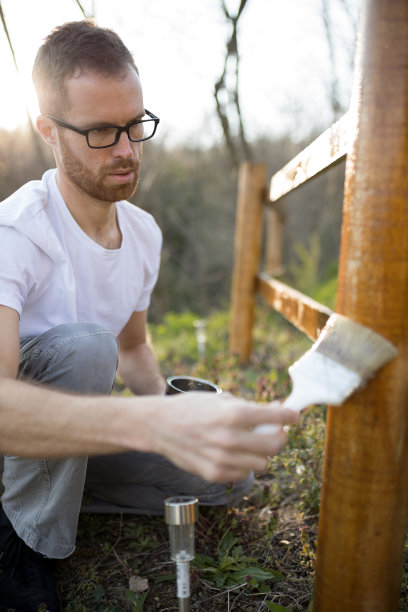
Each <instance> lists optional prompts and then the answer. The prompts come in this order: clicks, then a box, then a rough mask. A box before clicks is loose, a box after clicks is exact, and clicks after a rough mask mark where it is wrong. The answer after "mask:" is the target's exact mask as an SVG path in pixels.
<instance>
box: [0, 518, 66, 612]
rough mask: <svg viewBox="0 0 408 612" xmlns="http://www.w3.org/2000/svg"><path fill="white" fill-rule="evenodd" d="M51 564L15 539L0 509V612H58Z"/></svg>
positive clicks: (16, 536)
mask: <svg viewBox="0 0 408 612" xmlns="http://www.w3.org/2000/svg"><path fill="white" fill-rule="evenodd" d="M52 564H53V560H52V559H46V558H45V557H43V556H42V555H41V554H40V553H37V552H34V551H33V550H32V549H31V548H30V547H29V546H27V545H26V544H25V543H24V542H23V540H22V539H21V538H19V537H18V535H17V534H16V532H15V531H14V529H13V526H12V524H11V523H10V521H9V519H8V518H7V516H6V515H5V514H4V512H3V508H1V507H0V612H39V611H40V612H46V611H47V612H61V602H60V598H59V594H58V591H57V587H56V584H55V580H54V577H53V575H52V573H51V569H52Z"/></svg>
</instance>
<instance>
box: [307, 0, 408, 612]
mask: <svg viewBox="0 0 408 612" xmlns="http://www.w3.org/2000/svg"><path fill="white" fill-rule="evenodd" d="M355 74H356V77H355V82H354V92H353V101H352V112H353V114H354V117H355V118H356V124H355V139H354V144H353V149H352V152H351V154H349V156H348V158H347V164H346V183H345V198H344V213H343V215H344V219H343V229H342V241H341V254H340V268H339V289H338V303H337V310H338V311H339V312H340V313H342V314H345V315H347V316H349V317H350V318H352V319H354V320H355V321H358V322H360V323H363V324H365V325H367V326H369V327H371V328H372V329H374V330H376V331H378V332H379V333H381V334H382V335H384V336H385V337H386V338H388V339H389V340H391V341H392V342H394V343H395V344H396V345H397V347H398V349H399V356H398V357H397V358H396V359H395V360H394V361H393V362H392V363H390V364H388V365H387V366H386V367H385V368H383V369H382V370H381V372H379V373H378V374H377V376H376V377H375V378H374V379H373V380H372V381H371V382H370V383H369V384H368V386H367V388H366V389H364V390H363V391H361V392H358V393H356V394H355V395H354V396H353V397H352V398H351V399H350V400H349V401H348V402H346V403H345V404H344V405H343V406H342V407H340V408H330V409H329V416H328V426H327V438H326V452H325V465H324V470H323V488H322V501H321V507H320V522H319V539H318V553H317V567H316V590H315V604H314V610H315V612H345V611H347V612H395V611H396V610H398V599H399V592H400V580H401V567H402V553H403V543H404V535H405V524H406V513H407V498H408V436H407V432H408V410H407V408H408V372H407V365H408V361H407V357H408V355H407V353H408V316H407V313H408V87H407V85H408V2H407V0H366V1H363V7H362V15H361V23H360V33H359V38H358V50H357V57H356V72H355Z"/></svg>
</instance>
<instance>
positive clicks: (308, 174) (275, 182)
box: [269, 113, 351, 202]
mask: <svg viewBox="0 0 408 612" xmlns="http://www.w3.org/2000/svg"><path fill="white" fill-rule="evenodd" d="M350 131H351V130H350V116H349V113H346V114H345V115H343V117H341V119H339V120H338V121H337V122H336V123H334V124H333V125H332V126H331V127H330V128H329V129H327V130H326V131H325V132H323V134H321V135H320V136H319V137H318V138H316V140H314V141H313V142H312V143H311V144H310V145H309V146H307V147H306V149H303V151H301V152H300V153H299V154H298V155H296V157H294V158H293V159H292V160H291V161H290V162H289V163H287V164H286V166H284V167H283V168H282V169H281V170H279V171H278V172H277V173H276V174H274V176H273V177H272V179H271V188H270V194H269V197H270V201H271V202H276V201H277V200H279V198H281V197H282V196H284V195H285V194H287V193H289V192H290V191H292V190H293V189H296V187H299V185H301V184H302V183H305V182H306V181H308V180H309V179H311V178H312V177H314V176H316V175H317V174H319V173H320V172H323V171H324V170H326V169H327V168H329V167H330V166H332V165H333V164H335V163H336V162H339V161H340V160H342V159H343V158H344V157H345V156H346V155H347V153H348V151H349V147H350V141H351V138H350Z"/></svg>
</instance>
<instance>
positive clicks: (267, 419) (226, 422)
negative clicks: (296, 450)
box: [152, 392, 299, 482]
mask: <svg viewBox="0 0 408 612" xmlns="http://www.w3.org/2000/svg"><path fill="white" fill-rule="evenodd" d="M166 404H167V406H166V407H167V410H165V411H163V410H162V409H160V416H159V417H158V418H154V423H153V425H154V431H153V434H152V435H153V440H152V446H153V450H154V451H155V452H158V453H160V454H163V455H165V456H166V457H168V458H169V459H170V460H171V461H173V462H174V463H175V464H176V465H178V466H179V467H181V468H182V469H184V470H187V471H189V472H192V473H195V474H198V475H199V476H201V477H203V478H205V479H206V480H209V481H212V482H228V481H235V480H239V479H241V478H244V477H246V476H247V475H248V473H249V472H250V471H251V470H253V471H264V470H265V469H266V468H267V465H268V457H269V456H270V455H274V454H276V453H277V452H278V451H279V450H280V449H281V448H282V447H283V445H284V444H285V442H286V440H287V434H286V433H285V431H284V429H283V427H284V425H287V424H290V423H296V422H297V421H298V419H299V415H298V414H297V413H295V412H293V411H291V410H288V409H286V408H282V407H281V404H280V403H279V402H273V403H272V404H256V403H254V402H248V401H246V400H243V399H240V398H236V397H234V396H233V395H231V394H229V393H223V394H220V395H215V394H211V393H205V392H191V393H185V394H178V395H173V396H168V398H167V400H166ZM152 416H153V415H152ZM261 424H262V425H265V424H273V425H275V426H276V427H273V428H271V430H272V431H273V432H274V433H272V434H266V433H256V431H253V430H254V428H256V426H258V425H261Z"/></svg>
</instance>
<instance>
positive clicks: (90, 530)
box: [58, 308, 408, 612]
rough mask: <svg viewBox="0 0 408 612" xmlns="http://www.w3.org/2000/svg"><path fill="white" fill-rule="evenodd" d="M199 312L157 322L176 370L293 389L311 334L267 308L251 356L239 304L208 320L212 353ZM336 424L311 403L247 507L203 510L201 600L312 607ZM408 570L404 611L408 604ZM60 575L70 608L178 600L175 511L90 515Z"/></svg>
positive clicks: (77, 611) (194, 601) (159, 605)
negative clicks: (233, 311)
mask: <svg viewBox="0 0 408 612" xmlns="http://www.w3.org/2000/svg"><path fill="white" fill-rule="evenodd" d="M195 319H196V317H195V316H194V314H192V313H185V314H184V315H179V316H176V315H174V314H172V315H168V317H167V318H166V320H165V321H164V323H163V325H160V326H152V327H151V329H150V332H151V336H152V339H153V341H154V344H155V347H156V352H157V355H158V358H159V360H160V364H161V367H162V371H163V373H164V374H165V375H166V376H168V375H172V374H185V375H193V376H198V377H202V378H206V379H208V380H212V381H214V382H216V383H218V384H219V385H220V386H221V387H222V388H223V389H224V390H228V391H231V392H233V393H235V394H240V395H242V396H245V397H248V398H251V399H254V400H257V401H270V400H272V399H275V398H280V397H283V396H285V395H287V393H288V390H289V386H290V381H289V379H288V375H287V367H288V365H289V364H290V363H291V362H292V361H294V360H295V359H296V358H297V357H299V356H300V355H301V354H302V353H303V352H304V351H305V350H306V349H307V348H308V347H309V346H310V345H311V342H310V341H309V340H307V339H306V338H305V337H304V336H303V335H302V334H300V333H299V332H297V331H296V330H295V329H294V328H293V327H292V326H291V325H289V324H288V323H286V322H285V321H283V320H282V319H281V318H280V317H279V315H276V313H273V314H272V313H268V312H266V311H265V310H263V309H262V308H259V311H258V314H257V324H256V329H255V338H254V341H255V346H254V353H253V359H252V361H251V363H250V364H249V365H248V366H245V367H240V366H239V365H238V363H237V361H236V360H235V359H234V358H233V357H231V356H229V355H228V351H227V330H228V313H227V312H219V313H215V314H214V315H212V316H211V317H209V318H208V320H207V321H206V334H207V342H206V355H205V358H204V357H201V358H200V357H199V354H198V349H197V343H196V341H195V335H194V334H195V328H194V321H195ZM117 392H124V393H126V390H123V391H122V390H121V388H120V387H118V390H117ZM324 433H325V408H324V407H315V408H312V409H310V410H309V411H308V412H307V413H306V414H305V416H304V418H303V419H302V424H301V426H296V427H292V428H291V430H290V434H289V442H288V444H287V445H286V447H285V448H284V449H283V450H282V451H281V453H279V455H276V456H274V457H272V458H271V460H270V465H269V469H268V471H267V472H266V473H263V474H257V475H256V476H257V477H256V482H255V486H254V488H253V490H252V492H251V494H250V495H249V496H248V497H247V498H246V499H244V501H243V502H242V504H240V505H239V507H226V508H225V507H224V508H203V509H200V518H199V521H198V523H197V524H196V529H195V543H196V553H197V554H196V558H195V560H194V562H192V563H191V583H192V596H191V610H192V611H202V612H205V611H211V612H214V611H220V612H221V611H222V612H227V611H228V612H229V611H234V610H235V611H237V612H238V611H239V612H245V611H248V612H255V611H268V610H272V611H274V612H279V611H280V612H282V611H291V612H300V611H305V612H306V611H307V610H311V603H310V602H311V598H312V592H313V581H314V563H315V556H316V538H317V520H318V508H319V497H320V483H321V480H320V474H321V467H322V458H323V442H324ZM407 559H408V554H407ZM405 575H406V574H405V573H404V578H403V582H402V591H401V607H400V610H407V604H406V602H407V590H408V587H407V581H406V579H405ZM58 584H59V587H60V590H61V596H62V601H63V609H64V610H65V612H128V611H140V612H141V611H147V612H150V611H159V612H165V611H171V610H174V611H176V610H178V605H177V599H176V586H175V568H174V565H173V564H172V563H171V562H170V557H169V545H168V534H167V527H166V525H165V524H164V521H163V519H162V518H160V517H148V516H146V517H136V516H126V515H121V516H119V515H118V516H115V515H81V516H80V521H79V529H78V537H77V550H76V552H75V553H74V555H72V556H71V557H70V558H69V559H67V560H66V561H64V562H61V564H60V567H59V570H58Z"/></svg>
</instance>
